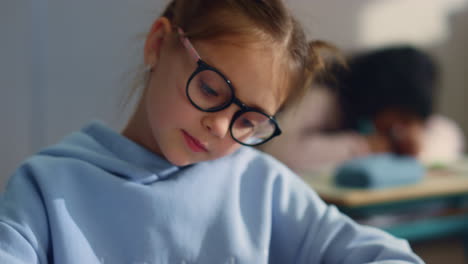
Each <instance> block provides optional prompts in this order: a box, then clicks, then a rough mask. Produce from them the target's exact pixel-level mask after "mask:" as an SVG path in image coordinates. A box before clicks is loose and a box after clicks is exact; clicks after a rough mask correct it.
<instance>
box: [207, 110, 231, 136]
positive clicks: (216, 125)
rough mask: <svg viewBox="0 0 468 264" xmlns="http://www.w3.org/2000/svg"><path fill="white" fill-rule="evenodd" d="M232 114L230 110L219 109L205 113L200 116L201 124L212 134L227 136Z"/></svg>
mask: <svg viewBox="0 0 468 264" xmlns="http://www.w3.org/2000/svg"><path fill="white" fill-rule="evenodd" d="M231 118H232V114H230V111H226V110H223V111H220V112H214V113H206V114H205V115H204V116H203V118H202V120H201V121H202V125H203V127H204V128H206V129H207V130H208V131H209V132H210V133H211V134H212V135H214V136H216V137H218V138H224V137H226V136H229V125H230V124H231Z"/></svg>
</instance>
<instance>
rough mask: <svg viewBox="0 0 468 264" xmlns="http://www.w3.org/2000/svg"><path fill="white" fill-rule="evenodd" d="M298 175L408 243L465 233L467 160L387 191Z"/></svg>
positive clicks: (325, 175)
mask: <svg viewBox="0 0 468 264" xmlns="http://www.w3.org/2000/svg"><path fill="white" fill-rule="evenodd" d="M301 176H302V177H303V179H304V180H305V181H306V182H307V183H308V184H310V185H311V186H312V188H314V189H315V190H316V191H317V193H318V194H319V195H320V196H321V197H322V199H323V200H325V201H326V202H328V203H331V204H335V205H336V206H337V207H338V208H339V209H340V210H341V211H342V212H344V213H345V214H347V215H349V216H351V217H352V218H354V219H356V220H357V221H358V222H361V223H365V224H369V225H374V226H377V227H380V228H382V229H384V230H386V231H388V232H389V233H392V234H393V235H395V236H398V237H402V238H405V239H408V240H409V241H418V240H428V239H434V238H438V237H443V236H450V235H460V236H462V237H463V238H464V239H465V238H467V237H468V160H464V161H461V162H460V163H457V164H454V165H453V166H451V167H450V168H445V169H435V170H429V171H428V174H427V175H426V176H425V178H424V180H423V181H422V182H420V183H417V184H414V185H408V186H402V187H395V188H388V189H377V190H375V189H369V190H368V189H354V188H342V187H337V186H335V185H334V184H333V182H332V177H331V173H304V174H301ZM467 242H468V240H467ZM466 245H467V246H468V243H467V244H466Z"/></svg>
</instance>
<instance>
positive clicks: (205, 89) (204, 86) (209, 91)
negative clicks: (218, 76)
mask: <svg viewBox="0 0 468 264" xmlns="http://www.w3.org/2000/svg"><path fill="white" fill-rule="evenodd" d="M198 87H200V90H201V92H202V93H203V94H204V95H205V96H208V97H210V96H214V97H216V96H219V94H218V92H216V90H215V89H213V88H211V87H210V85H209V84H208V83H206V82H204V81H203V80H200V81H199V84H198Z"/></svg>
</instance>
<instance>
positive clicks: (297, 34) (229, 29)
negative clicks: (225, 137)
mask: <svg viewBox="0 0 468 264" xmlns="http://www.w3.org/2000/svg"><path fill="white" fill-rule="evenodd" d="M161 16H163V17H166V18H167V19H168V20H169V21H170V22H171V23H172V24H173V25H175V26H177V27H180V28H182V29H183V30H184V32H185V36H186V37H189V38H191V39H198V40H210V39H215V38H219V37H221V36H226V35H243V36H249V37H253V38H254V39H258V40H261V41H269V42H270V43H272V44H279V47H282V48H284V51H285V55H286V56H285V57H286V58H285V60H286V61H285V65H288V67H289V70H288V73H287V74H288V78H289V81H288V82H287V83H288V86H289V87H288V93H287V97H286V100H285V102H284V103H283V105H282V106H281V108H280V111H281V110H282V109H284V108H285V107H287V106H289V105H291V104H293V103H294V102H295V101H296V100H297V99H298V98H301V97H302V95H303V94H304V93H305V90H306V89H307V88H308V86H309V85H310V83H311V80H312V78H313V75H314V73H315V72H316V71H317V69H319V68H320V67H321V65H322V63H321V59H320V56H319V55H318V53H317V51H316V49H317V48H318V47H320V46H322V45H325V44H324V42H319V41H317V42H311V43H308V42H307V39H306V36H305V33H304V30H303V28H302V26H301V25H300V24H299V22H298V21H297V20H296V19H295V18H294V17H293V16H292V15H291V13H290V12H289V10H288V9H287V8H286V6H285V5H284V3H283V1H282V0H263V1H262V0H223V1H213V0H172V1H171V2H170V3H169V4H168V5H167V7H166V8H165V10H164V12H163V13H162V15H161ZM142 69H143V67H142V68H141V69H140V73H139V75H138V77H137V78H138V79H139V80H140V81H139V84H140V85H138V86H141V83H142V82H144V84H145V85H146V83H147V81H148V80H149V75H150V73H149V71H146V72H143V73H142V72H141V70H142ZM136 89H137V87H134V89H132V92H131V95H130V96H132V95H133V94H134V92H135V90H136Z"/></svg>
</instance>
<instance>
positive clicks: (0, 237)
mask: <svg viewBox="0 0 468 264" xmlns="http://www.w3.org/2000/svg"><path fill="white" fill-rule="evenodd" d="M46 219H47V218H46V214H45V208H44V205H43V202H42V199H41V194H40V192H39V186H38V184H37V182H36V181H35V179H34V177H33V176H32V172H31V170H30V169H29V168H27V167H22V168H20V169H19V170H17V172H16V173H15V174H14V175H13V176H12V178H11V180H10V182H9V183H8V185H7V187H6V190H5V192H4V193H2V194H1V196H0V263H8V264H23V263H24V264H34V263H48V257H49V256H48V255H47V248H48V246H49V243H50V242H51V241H49V238H48V237H49V228H48V224H47V221H46Z"/></svg>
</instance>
